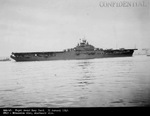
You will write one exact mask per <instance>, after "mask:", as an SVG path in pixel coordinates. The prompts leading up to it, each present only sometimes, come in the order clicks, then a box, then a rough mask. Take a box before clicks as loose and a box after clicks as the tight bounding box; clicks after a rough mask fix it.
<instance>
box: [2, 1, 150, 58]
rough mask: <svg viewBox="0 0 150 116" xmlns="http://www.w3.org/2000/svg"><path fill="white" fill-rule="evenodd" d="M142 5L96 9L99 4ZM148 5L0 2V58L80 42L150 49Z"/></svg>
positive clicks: (96, 45)
mask: <svg viewBox="0 0 150 116" xmlns="http://www.w3.org/2000/svg"><path fill="white" fill-rule="evenodd" d="M103 1H108V2H112V1H114V2H119V1H129V2H137V3H140V2H143V1H144V3H145V4H146V6H143V7H142V6H136V7H135V6H134V7H132V6H131V7H101V6H100V5H99V4H100V2H103ZM148 1H149V0H0V56H9V55H10V54H11V52H33V51H56V50H57V51H59V50H63V49H66V48H72V47H75V46H76V45H77V42H79V39H80V38H84V37H85V38H86V39H87V40H88V41H89V43H91V44H93V45H94V46H95V47H98V48H116V47H118V48H122V47H124V48H134V47H135V45H136V47H137V48H150V6H149V4H148Z"/></svg>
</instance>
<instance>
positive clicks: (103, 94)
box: [0, 56, 150, 108]
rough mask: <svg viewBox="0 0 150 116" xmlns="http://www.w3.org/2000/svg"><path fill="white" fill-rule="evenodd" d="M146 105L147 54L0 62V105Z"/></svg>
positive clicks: (149, 100)
mask: <svg viewBox="0 0 150 116" xmlns="http://www.w3.org/2000/svg"><path fill="white" fill-rule="evenodd" d="M149 105H150V57H147V56H133V57H124V58H104V59H90V60H65V61H63V60H62V61H39V62H38V61H36V62H15V61H8V62H0V107H1V108H4V107H12V108H13V107H15V108H16V107H18V108H20V107H48V108H51V107H130V106H131V107H134V106H149Z"/></svg>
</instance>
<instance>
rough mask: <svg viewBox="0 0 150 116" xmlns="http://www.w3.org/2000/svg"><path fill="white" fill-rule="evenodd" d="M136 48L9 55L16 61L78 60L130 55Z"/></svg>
mask: <svg viewBox="0 0 150 116" xmlns="http://www.w3.org/2000/svg"><path fill="white" fill-rule="evenodd" d="M134 50H136V49H124V50H119V49H118V50H94V51H74V50H72V51H62V52H27V53H12V55H11V56H10V57H11V58H12V59H14V60H15V61H17V62H21V61H49V60H80V59H95V58H113V57H132V55H133V53H134Z"/></svg>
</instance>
